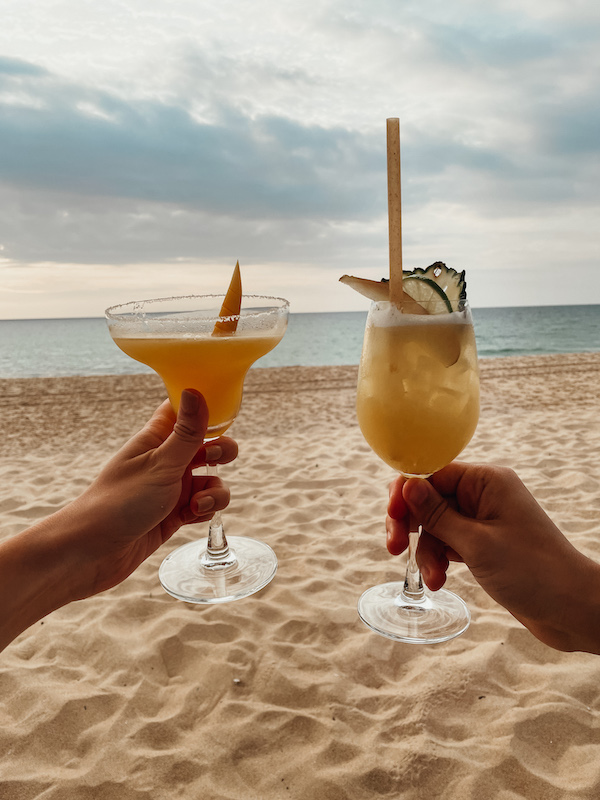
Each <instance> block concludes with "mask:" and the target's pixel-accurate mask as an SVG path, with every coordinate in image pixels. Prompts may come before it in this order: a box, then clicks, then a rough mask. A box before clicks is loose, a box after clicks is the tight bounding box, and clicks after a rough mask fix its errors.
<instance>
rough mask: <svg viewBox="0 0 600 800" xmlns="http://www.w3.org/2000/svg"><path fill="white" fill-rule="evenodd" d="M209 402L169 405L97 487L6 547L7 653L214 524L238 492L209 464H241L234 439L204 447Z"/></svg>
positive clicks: (1, 583) (1, 594) (0, 550)
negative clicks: (43, 624)
mask: <svg viewBox="0 0 600 800" xmlns="http://www.w3.org/2000/svg"><path fill="white" fill-rule="evenodd" d="M207 423H208V410H207V408H206V403H205V402H204V398H203V397H202V395H200V394H199V393H197V392H193V391H191V390H189V391H185V392H184V393H183V394H182V398H181V405H180V409H179V414H178V416H177V418H175V415H174V413H173V411H172V410H171V406H170V404H169V403H168V401H167V402H165V403H163V405H162V406H160V408H159V409H158V410H157V411H156V412H155V414H154V416H153V417H152V419H151V420H150V421H149V422H148V424H147V425H146V426H145V427H144V428H143V430H141V431H140V432H139V433H138V434H137V435H136V436H134V437H133V438H132V439H131V440H130V441H129V442H128V443H127V444H126V445H125V446H124V447H123V448H122V449H121V450H120V451H119V452H118V453H117V455H116V456H114V457H113V458H112V459H111V461H109V463H108V464H107V465H106V466H105V467H104V469H103V470H102V472H101V473H100V474H99V475H98V477H97V478H96V480H95V481H94V482H93V483H92V485H91V486H90V487H89V488H88V489H87V490H86V491H85V492H84V493H83V494H82V495H81V496H80V497H79V498H77V499H76V500H74V501H73V502H72V503H70V504H69V505H68V506H66V507H65V508H63V509H61V510H60V511H58V512H56V513H55V514H52V516H50V517H48V518H46V519H44V520H42V521H41V522H39V523H37V524H36V525H33V526H32V527H31V528H29V529H27V530H25V531H22V532H21V533H19V534H17V535H16V536H12V537H11V538H9V539H7V540H5V541H3V542H0V608H2V614H1V615H0V650H2V649H3V648H4V647H5V646H6V645H7V644H8V643H9V642H11V641H12V640H13V639H14V638H15V637H16V636H18V634H19V633H21V632H22V631H24V630H25V629H26V628H28V627H29V626H30V625H32V624H33V623H34V622H37V621H38V620H39V619H41V618H42V617H44V616H46V615H47V614H49V613H50V612H51V611H54V610H55V609H57V608H59V607H61V606H63V605H66V604H67V603H70V602H71V601H73V600H79V599H82V598H84V597H89V596H90V595H92V594H96V593H97V592H101V591H104V590H105V589H108V588H110V587H112V586H116V585H117V584H118V583H120V582H121V581H123V580H124V579H125V578H126V577H127V576H128V575H130V574H131V573H132V572H133V571H134V570H135V569H136V568H137V567H138V566H139V565H140V564H141V563H142V561H144V560H145V559H146V558H147V557H148V556H149V555H151V554H152V553H153V552H154V551H155V550H156V549H157V548H158V547H160V545H161V544H163V543H164V542H166V541H167V539H169V538H170V537H171V536H172V535H173V534H174V533H175V531H176V530H177V529H178V528H179V527H180V526H181V525H185V524H188V523H192V522H203V521H206V520H209V519H210V518H211V517H212V516H213V514H214V512H215V511H217V510H219V509H223V508H225V506H226V505H227V504H228V502H229V492H228V490H227V489H226V487H225V486H224V485H223V484H222V482H221V481H220V480H219V479H218V478H215V477H208V476H194V475H193V474H192V470H193V469H194V468H195V467H197V466H200V465H202V464H206V463H212V464H214V463H221V464H224V463H227V462H229V461H232V460H233V459H234V458H235V457H236V455H237V445H236V443H235V442H234V441H233V439H229V438H228V437H222V438H221V439H218V440H215V441H213V442H210V443H208V444H207V445H204V444H203V441H204V435H205V433H206V428H207Z"/></svg>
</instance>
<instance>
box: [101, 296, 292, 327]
mask: <svg viewBox="0 0 600 800" xmlns="http://www.w3.org/2000/svg"><path fill="white" fill-rule="evenodd" d="M226 296H227V294H226V293H225V292H222V293H220V294H183V295H174V296H173V297H152V298H148V299H146V300H129V301H127V302H126V303H117V304H116V305H114V306H109V307H108V308H107V309H105V311H104V316H105V317H106V319H111V320H119V319H123V318H125V316H126V315H127V316H136V315H138V314H139V315H140V316H141V315H143V314H144V313H145V312H146V311H147V310H150V309H146V308H144V307H145V306H149V307H150V306H152V305H153V304H154V303H168V302H177V301H183V300H200V299H202V300H213V299H214V300H215V308H217V301H221V302H222V301H223V300H224V299H225V297H226ZM243 300H268V301H271V303H272V304H271V305H266V306H264V307H262V308H257V309H256V311H255V312H254V313H253V312H252V311H249V312H248V313H245V314H228V315H227V316H226V317H221V315H220V314H219V312H218V310H217V311H216V313H215V314H214V315H212V314H210V315H207V316H206V319H207V320H208V319H228V320H230V319H237V318H239V317H242V316H244V317H252V316H258V315H260V314H267V313H273V312H274V311H282V310H287V309H289V307H290V301H289V300H286V299H285V297H275V296H272V295H262V294H242V301H243ZM198 310H200V309H194V308H192V307H190V308H189V309H187V311H190V312H193V311H198ZM155 313H160V311H157V312H155ZM170 313H173V312H168V311H166V312H165V314H170ZM178 313H181V314H185V311H182V312H178ZM155 318H156V317H155Z"/></svg>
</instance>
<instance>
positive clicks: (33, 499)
mask: <svg viewBox="0 0 600 800" xmlns="http://www.w3.org/2000/svg"><path fill="white" fill-rule="evenodd" d="M356 373H357V369H356V368H355V367H328V368H295V367H292V368H283V369H270V370H261V369H254V370H252V371H251V373H250V375H249V377H248V381H247V390H246V394H245V398H244V404H243V408H242V412H241V414H240V417H239V419H238V420H237V421H236V423H235V425H234V427H233V429H232V431H231V432H232V435H234V436H235V437H236V438H237V439H238V441H239V445H240V456H239V458H238V460H237V461H236V462H234V463H233V464H231V465H228V466H227V467H225V468H223V469H222V473H221V474H222V476H223V477H224V479H225V480H226V481H227V482H228V483H229V484H230V486H231V490H232V501H231V505H230V507H229V508H228V509H227V511H226V512H225V520H226V524H227V530H228V532H229V533H237V534H242V535H248V536H253V537H257V538H261V539H263V540H264V541H266V542H268V543H269V544H270V545H271V546H272V547H273V548H274V550H275V551H276V553H277V556H278V559H279V570H278V572H277V575H276V576H275V579H274V580H273V582H272V583H271V584H270V585H269V586H268V587H267V588H266V589H264V590H263V591H262V592H260V593H259V594H257V595H255V596H253V597H250V598H248V599H245V600H241V601H238V602H236V603H228V604H225V605H220V606H210V607H200V606H195V605H190V604H186V603H182V602H179V601H177V600H174V599H173V598H171V597H169V596H168V595H166V594H165V593H164V592H163V591H162V589H161V587H160V584H159V582H158V577H157V570H158V566H159V564H160V561H161V560H162V558H164V556H165V555H166V554H167V553H168V552H169V551H170V550H172V549H174V548H175V547H177V546H178V545H180V544H182V543H184V542H187V541H191V540H192V539H193V538H198V537H200V536H204V535H205V528H204V527H203V526H200V527H199V528H195V529H194V528H186V529H184V530H182V531H180V532H179V533H178V534H176V535H175V537H174V538H173V539H172V540H171V541H170V542H169V543H167V545H165V546H164V548H163V549H162V550H161V551H159V552H158V553H156V554H155V555H154V556H153V557H151V558H150V559H149V561H147V562H146V563H145V564H143V565H142V566H141V567H140V569H139V570H138V571H137V572H136V573H135V574H134V575H132V576H131V577H130V578H129V579H128V580H127V581H125V583H123V584H122V585H120V586H119V587H117V588H115V589H113V590H111V591H109V592H106V593H104V594H102V595H99V596H96V597H94V598H90V599H88V600H85V601H83V602H80V603H76V604H72V605H70V606H68V607H66V608H62V609H59V610H58V611H56V612H54V613H53V614H51V615H50V616H49V617H47V618H46V619H45V620H43V621H42V622H40V623H38V624H36V625H34V626H33V627H32V628H31V629H30V630H28V631H26V632H25V633H24V634H22V635H21V636H20V637H19V638H18V639H17V640H16V641H15V642H13V644H12V645H10V646H9V647H8V648H7V649H6V650H5V651H4V652H3V653H2V654H1V655H0V696H1V698H2V704H1V706H0V798H1V799H2V800H31V799H33V798H43V800H88V798H89V800H92V798H93V800H141V799H142V798H152V800H162V798H169V799H171V798H184V799H185V800H188V799H189V800H192V798H194V800H196V799H197V798H199V799H202V800H271V798H277V800H279V799H280V798H292V800H360V799H361V798H380V797H381V798H406V800H421V799H422V798H447V799H448V800H463V799H464V800H466V799H467V798H469V800H488V799H489V798H495V799H497V800H516V799H517V798H526V799H527V800H555V799H556V800H559V798H560V799H561V800H575V799H576V798H577V799H578V800H579V799H580V798H598V797H600V713H599V712H600V658H598V657H597V656H592V655H585V654H580V653H574V654H563V653H558V652H556V651H554V650H551V649H550V648H548V647H545V646H544V645H542V644H541V643H539V642H538V641H537V640H536V639H534V638H533V637H532V636H531V635H530V634H529V633H528V632H527V631H526V630H524V629H523V628H522V627H521V626H520V625H519V624H518V623H517V622H516V621H515V620H514V619H513V618H512V617H511V616H510V614H508V612H506V611H504V610H503V609H502V608H500V607H499V606H497V605H496V604H495V603H494V602H493V601H492V600H490V599H489V598H488V597H487V596H486V595H485V594H484V593H483V591H482V590H481V589H480V588H479V587H478V585H477V584H476V583H475V581H474V580H473V579H472V578H471V576H470V574H469V572H468V571H467V570H466V568H465V567H464V566H463V565H452V566H451V569H450V576H449V580H448V586H449V588H451V589H453V590H455V591H456V592H457V593H458V594H460V595H461V596H462V597H463V598H464V599H465V600H466V602H467V604H468V605H469V607H470V609H471V613H472V623H471V627H470V628H469V629H468V631H467V632H466V633H465V634H464V635H463V636H461V637H459V638H457V639H454V640H453V641H451V642H448V643H446V644H441V645H430V646H416V645H407V644H399V643H395V642H392V641H389V640H387V639H384V638H382V637H379V636H377V635H375V634H374V633H372V632H371V631H370V630H369V629H368V628H366V627H365V626H364V625H363V624H362V623H361V622H360V620H359V619H358V617H357V613H356V603H357V599H358V597H359V596H360V594H361V593H362V591H363V590H364V589H366V588H368V587H369V586H372V585H374V584H376V583H379V582H382V581H387V580H392V579H397V578H398V577H399V576H401V574H402V572H403V565H404V558H403V557H399V558H392V557H391V556H389V555H388V553H387V551H386V549H385V534H384V518H385V507H386V499H387V487H388V483H389V481H390V479H391V477H392V472H391V470H390V469H389V468H388V467H386V466H385V465H384V464H383V463H381V462H380V461H379V460H378V458H377V457H376V456H375V455H374V454H373V453H372V452H371V450H370V449H369V447H368V446H367V445H366V443H365V442H364V440H363V438H362V436H361V433H360V431H359V429H358V425H357V423H356V418H355V413H354V399H355V385H356ZM481 378H482V413H481V420H480V424H479V427H478V430H477V433H476V434H475V437H474V439H473V441H472V443H471V444H470V445H469V446H468V448H467V450H466V451H465V452H464V454H463V456H462V458H463V460H467V461H473V462H475V461H478V462H479V461H486V462H495V463H498V464H504V465H509V466H511V467H513V468H514V469H515V470H516V471H517V472H518V473H519V475H520V476H521V477H522V479H523V480H524V481H525V483H526V484H527V486H528V487H529V488H530V489H531V491H532V492H533V493H534V495H535V496H536V497H537V499H538V500H539V501H540V503H541V504H542V505H543V506H544V507H545V509H546V510H547V511H548V513H549V514H550V515H551V517H552V518H553V519H554V520H555V522H556V523H557V524H558V525H559V526H560V527H561V529H562V530H563V531H564V532H565V534H566V535H567V536H568V537H569V538H570V539H571V540H572V541H573V542H574V544H575V545H576V546H577V547H578V548H580V549H581V550H583V551H584V552H586V553H587V554H589V555H590V556H592V557H595V558H597V559H600V400H599V398H600V354H586V355H564V356H547V357H539V358H538V357H523V358H506V359H495V360H482V362H481ZM163 395H164V393H163V389H162V384H161V383H160V381H159V380H158V379H157V378H155V377H154V376H127V377H98V378H95V377H92V378H57V379H29V380H4V381H0V403H1V406H2V415H1V421H0V427H1V432H0V448H1V450H2V459H1V461H0V470H1V475H2V481H1V483H0V514H1V516H0V520H1V525H0V530H1V534H0V535H1V536H10V535H11V534H12V533H14V532H16V531H19V530H21V529H22V528H24V527H26V526H27V525H29V524H30V523H32V522H34V521H35V520H37V519H40V518H42V517H44V516H45V515H47V514H49V513H50V512H52V511H54V510H55V509H57V508H59V507H60V506H62V505H63V504H64V503H66V502H68V501H69V500H70V499H71V498H73V497H75V496H76V495H77V494H79V493H80V492H81V491H82V490H83V489H84V488H85V486H86V485H87V484H88V483H89V482H90V480H91V479H92V478H93V477H94V475H95V474H96V473H97V471H98V470H99V469H100V467H101V466H102V464H103V463H104V462H105V461H106V460H107V458H108V457H109V456H110V455H112V453H113V452H114V451H115V450H116V449H117V448H118V447H119V446H120V445H121V444H122V443H123V442H124V441H125V440H126V439H127V438H128V437H129V436H130V435H131V434H132V433H134V432H135V431H136V430H137V429H138V428H139V427H141V425H142V424H143V423H144V422H145V421H146V419H147V418H148V417H149V416H150V414H151V413H152V411H153V410H154V409H155V407H156V406H157V405H158V404H159V403H160V401H161V400H162V398H163ZM533 568H535V565H534V566H533Z"/></svg>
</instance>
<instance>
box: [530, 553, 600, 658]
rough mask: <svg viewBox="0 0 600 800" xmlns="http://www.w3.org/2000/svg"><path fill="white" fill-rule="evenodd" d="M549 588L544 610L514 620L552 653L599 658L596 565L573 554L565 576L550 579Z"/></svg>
mask: <svg viewBox="0 0 600 800" xmlns="http://www.w3.org/2000/svg"><path fill="white" fill-rule="evenodd" d="M549 577H550V576H549ZM549 588H550V592H551V596H550V597H548V602H547V603H545V604H543V605H544V606H545V607H544V608H540V609H539V612H538V613H537V614H535V616H534V617H528V616H524V615H518V614H515V616H516V617H517V619H520V621H521V622H522V623H523V624H524V625H525V626H526V627H527V628H528V629H529V630H530V631H531V632H532V633H533V634H534V636H536V637H537V638H538V639H540V641H542V642H544V643H545V644H547V645H549V646H550V647H554V648H555V649H556V650H563V651H567V652H571V651H582V652H587V653H595V654H597V655H600V564H597V563H596V562H594V561H592V560H591V559H589V558H586V557H585V556H584V555H582V554H581V553H577V557H576V558H575V559H573V560H572V561H570V563H569V566H568V576H566V575H564V574H563V576H562V579H561V578H557V579H556V580H554V579H553V580H551V582H550V583H549Z"/></svg>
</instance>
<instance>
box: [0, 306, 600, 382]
mask: <svg viewBox="0 0 600 800" xmlns="http://www.w3.org/2000/svg"><path fill="white" fill-rule="evenodd" d="M366 317H367V313H366V311H365V312H361V311H358V312H334V313H326V314H325V313H321V314H291V315H290V320H289V325H288V330H287V333H286V335H285V336H284V338H283V341H282V342H281V344H280V345H278V347H276V348H275V350H273V351H271V352H270V353H268V354H267V355H266V356H265V357H264V358H262V359H260V361H259V362H257V366H260V367H285V366H325V365H336V366H337V365H345V364H358V362H359V359H360V351H361V347H362V339H363V333H364V327H365V320H366ZM473 320H474V325H475V336H476V339H477V349H478V352H479V355H480V356H488V357H502V356H514V355H542V354H549V353H583V352H590V351H600V305H589V306H586V305H580V306H536V307H532V308H480V309H473ZM139 372H151V370H150V369H149V368H148V367H146V366H144V365H143V364H138V363H137V362H136V361H133V360H132V359H130V358H128V357H127V356H126V355H125V354H124V353H122V352H121V351H120V350H119V349H118V347H116V346H115V345H114V344H113V342H112V339H111V338H110V335H109V333H108V328H107V326H106V322H105V321H104V319H102V318H99V319H35V320H0V378H33V377H53V376H55V377H59V376H67V375H121V374H132V373H139Z"/></svg>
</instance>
